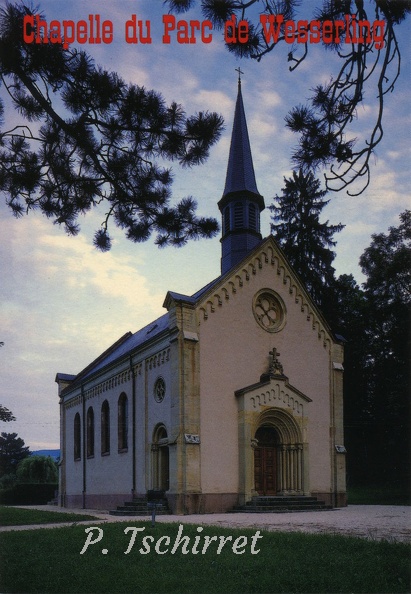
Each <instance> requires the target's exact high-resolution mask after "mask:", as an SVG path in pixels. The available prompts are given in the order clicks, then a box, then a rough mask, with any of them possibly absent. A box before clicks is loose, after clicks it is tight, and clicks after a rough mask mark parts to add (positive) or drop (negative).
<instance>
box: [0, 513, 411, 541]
mask: <svg viewBox="0 0 411 594" xmlns="http://www.w3.org/2000/svg"><path fill="white" fill-rule="evenodd" d="M24 507H27V508H28V509H33V508H35V509H41V510H45V511H54V512H56V511H57V512H73V513H78V514H79V515H82V514H88V515H94V516H96V517H97V518H98V520H96V521H91V522H87V524H88V525H96V524H100V523H105V522H127V521H129V522H130V523H131V522H133V521H135V520H141V519H144V520H147V521H151V519H150V518H147V516H145V517H144V518H143V517H141V516H140V517H126V516H110V515H109V514H108V513H107V512H105V511H101V510H90V509H88V510H78V509H76V510H74V509H63V508H58V507H54V506H47V505H43V506H24ZM156 521H157V522H177V523H183V524H196V525H198V526H199V525H201V524H203V525H204V524H207V525H212V526H224V527H227V528H255V529H260V530H271V531H278V532H307V533H312V534H325V533H328V534H345V535H349V536H358V537H361V538H369V539H374V540H382V539H386V540H388V541H391V542H408V543H411V507H406V506H389V505H350V506H348V507H343V508H339V509H334V510H331V511H322V512H316V511H313V512H292V513H280V514H270V513H262V514H252V513H251V514H250V513H244V514H243V513H230V514H201V515H200V514H199V515H191V516H177V515H172V516H157V518H156ZM83 524H84V525H86V522H84V523H83V522H82V525H83ZM67 525H68V526H71V525H73V523H69V524H47V525H44V524H42V525H36V526H4V527H0V531H1V532H5V531H11V530H34V529H37V528H47V527H62V526H67Z"/></svg>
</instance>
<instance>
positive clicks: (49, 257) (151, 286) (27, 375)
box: [0, 0, 411, 451]
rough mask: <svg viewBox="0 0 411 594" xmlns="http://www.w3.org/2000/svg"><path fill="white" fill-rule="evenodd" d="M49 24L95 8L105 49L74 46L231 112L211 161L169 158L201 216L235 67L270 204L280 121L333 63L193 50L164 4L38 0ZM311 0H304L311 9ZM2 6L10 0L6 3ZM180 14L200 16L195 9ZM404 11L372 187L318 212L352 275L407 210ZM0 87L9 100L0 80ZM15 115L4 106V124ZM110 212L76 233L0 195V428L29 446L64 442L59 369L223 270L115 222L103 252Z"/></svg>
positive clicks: (339, 269) (288, 140) (196, 246)
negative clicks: (16, 210)
mask: <svg viewBox="0 0 411 594" xmlns="http://www.w3.org/2000/svg"><path fill="white" fill-rule="evenodd" d="M39 4H40V8H41V10H42V11H43V12H44V13H45V15H46V17H47V20H48V21H51V20H53V19H57V20H59V21H62V20H63V19H71V20H74V21H76V22H77V21H79V20H81V19H85V20H87V19H88V15H100V17H101V20H102V21H103V20H108V21H111V22H112V23H113V35H114V39H113V42H112V43H111V44H100V45H96V44H94V45H91V44H88V43H86V44H84V45H83V46H82V47H83V49H85V50H86V51H87V52H88V53H89V54H91V55H92V56H93V58H94V59H95V61H96V63H98V64H100V65H101V66H103V67H104V68H106V69H108V70H114V71H116V72H118V73H119V74H120V75H121V76H122V78H123V79H124V80H125V81H126V82H132V83H135V84H138V85H142V86H145V87H146V88H150V89H154V90H156V91H159V92H161V93H162V95H163V97H164V98H165V100H166V101H167V102H168V103H170V102H171V101H177V102H178V103H181V104H182V105H183V106H184V109H185V111H186V112H187V114H192V113H196V112H198V111H204V110H208V111H216V112H218V113H220V114H221V115H222V116H223V117H224V120H225V130H224V132H223V134H222V137H221V140H220V141H219V142H218V144H217V145H216V146H214V147H213V148H212V150H211V153H210V157H209V159H208V160H207V162H206V163H205V164H204V165H202V166H199V167H195V168H192V169H188V170H187V169H184V170H182V169H181V168H179V166H178V165H176V164H173V166H172V167H173V172H174V184H173V195H174V196H175V198H176V199H180V198H182V197H184V196H188V195H191V196H193V197H194V198H195V199H196V200H197V202H198V214H199V215H205V216H214V217H216V218H217V219H219V217H220V213H219V211H218V208H217V202H218V201H219V199H220V198H221V196H222V192H223V189H224V182H225V174H226V167H227V160H228V151H229V145H230V137H231V127H232V120H233V114H234V106H235V100H236V95H237V72H236V71H235V69H236V68H238V67H239V66H240V67H241V69H242V71H243V73H244V74H243V76H242V91H243V100H244V106H245V111H246V117H247V123H248V131H249V136H250V143H251V149H252V154H253V160H254V168H255V173H256V180H257V186H258V189H259V191H260V193H261V194H262V195H263V196H264V198H265V203H266V206H268V205H269V204H270V203H272V201H273V198H274V196H275V195H276V194H280V193H281V188H282V187H283V185H284V183H283V180H284V177H289V176H290V175H291V172H292V162H291V159H290V156H291V153H292V150H293V147H295V145H296V140H297V138H296V136H295V135H293V134H292V133H291V132H290V131H288V130H287V129H286V127H285V123H284V118H285V116H286V115H287V112H288V111H289V109H290V108H291V107H293V106H295V105H298V104H300V103H304V101H305V100H306V99H307V98H308V97H309V96H310V89H312V88H313V87H314V86H316V85H317V84H318V83H319V82H326V81H327V80H328V79H329V77H330V74H331V72H332V69H333V68H334V67H335V59H334V58H333V56H332V54H331V53H330V52H325V51H324V50H323V49H322V48H321V47H320V46H317V45H311V46H310V48H309V55H308V57H307V59H306V60H305V62H303V63H302V64H301V66H300V67H299V68H298V69H297V70H296V71H294V72H289V69H288V66H289V65H288V63H287V59H286V58H287V52H288V51H289V47H283V48H279V50H277V51H276V52H272V53H271V54H268V55H267V56H266V57H265V58H264V59H263V60H261V62H259V63H257V62H255V61H250V60H242V61H240V60H238V59H236V58H235V57H234V56H232V55H231V54H230V53H228V52H227V50H226V49H225V47H224V45H223V43H222V39H221V37H222V36H221V33H219V32H217V31H213V32H212V36H213V39H212V42H211V43H208V44H205V43H202V42H201V40H200V38H198V40H197V42H196V43H194V44H190V45H188V44H187V45H183V44H178V43H177V41H176V38H175V36H172V37H171V43H170V44H164V43H163V42H162V35H163V25H162V17H163V15H165V14H167V11H166V8H165V7H164V5H163V3H162V2H161V1H160V0H121V1H120V0H111V1H110V2H104V3H102V2H101V1H98V0H70V1H69V2H67V1H63V0H40V2H39ZM315 4H316V2H315V1H314V0H305V2H304V6H305V8H306V9H307V10H308V9H310V10H308V13H309V15H311V10H312V8H313V6H315ZM0 5H4V0H0ZM132 14H136V15H137V19H141V20H143V22H144V23H145V22H146V21H147V20H149V21H150V25H151V35H152V43H151V44H145V45H143V44H141V43H137V44H128V43H126V41H125V35H124V28H125V23H126V21H127V20H128V19H129V18H130V17H131V15H132ZM178 18H180V19H183V18H184V19H186V20H190V19H196V18H197V19H198V18H199V19H200V20H202V17H201V15H199V13H198V11H196V10H195V9H192V10H191V11H190V12H189V13H188V14H186V15H184V16H180V17H178ZM410 33H411V30H410V20H409V19H408V21H407V22H406V23H405V24H403V25H402V27H401V28H400V29H399V38H400V42H401V48H402V72H401V77H400V80H399V81H398V83H397V85H396V88H395V92H394V93H391V94H389V95H388V96H387V98H386V104H385V111H384V137H383V140H382V142H381V143H380V145H379V146H378V148H377V150H376V154H375V156H374V157H373V160H372V164H371V175H372V179H371V183H370V185H369V187H368V188H367V190H366V191H365V192H364V193H363V194H361V195H360V196H357V197H350V196H347V194H346V193H344V192H338V193H334V192H333V193H329V194H328V195H327V198H329V199H330V202H329V204H328V205H327V207H326V208H325V209H324V211H323V220H328V221H329V222H330V224H337V223H343V224H344V225H345V228H344V230H343V231H342V232H341V233H339V234H338V235H337V236H336V237H335V239H336V240H337V241H338V243H337V246H336V248H335V251H336V254H337V255H336V259H335V261H334V266H335V268H336V274H337V275H340V274H353V275H354V277H355V279H356V280H357V282H358V283H359V284H361V283H362V282H364V280H365V279H364V276H363V275H362V273H361V269H360V267H359V264H358V261H359V258H360V256H361V254H362V253H363V251H364V249H365V248H366V247H367V246H368V245H369V244H370V242H371V235H372V234H373V233H381V232H387V230H388V228H389V227H390V226H396V225H398V224H399V214H400V213H401V212H403V211H404V210H405V209H406V208H409V207H410V199H409V168H410V163H411V160H410V152H411V150H410V149H411V143H410V139H409V130H410V129H411V126H410V119H411V115H410V108H409V105H410V91H409V88H408V84H409V80H410V58H411V55H410V48H411V46H410V43H411V42H410V39H411V36H410ZM0 96H1V97H2V98H4V97H5V94H4V88H0ZM375 96H376V89H375V87H373V88H372V89H370V91H369V92H368V94H367V95H366V96H365V99H364V102H363V104H362V106H361V107H360V109H359V112H358V119H357V120H356V121H355V122H354V124H353V130H354V132H355V136H356V137H357V138H358V139H361V138H364V137H365V135H366V134H367V133H369V131H370V129H371V126H372V123H373V121H374V120H373V117H375V114H376V109H377V107H376V101H375ZM15 118H16V114H15V113H14V112H12V111H6V122H5V126H8V127H9V126H10V124H11V123H12V122H14V121H15ZM104 213H105V211H104V208H102V209H101V210H100V211H98V212H97V211H96V212H92V213H88V214H87V215H86V216H85V217H84V218H82V219H81V220H80V224H81V232H80V234H79V235H77V236H76V237H68V236H67V235H66V234H65V232H64V230H63V229H62V228H60V227H58V226H55V225H53V224H52V222H50V221H49V220H47V219H45V218H44V217H43V216H42V215H41V214H38V213H34V214H33V213H31V214H29V215H28V216H25V217H23V218H21V219H18V220H17V219H15V218H14V217H13V216H12V214H11V211H10V210H9V209H8V208H7V206H6V204H5V197H4V196H0V238H1V241H0V341H1V342H4V346H3V347H2V348H1V349H0V403H1V404H2V405H3V406H6V407H7V408H9V409H11V410H12V412H13V413H14V415H15V416H16V418H17V420H16V421H15V422H12V423H2V424H1V425H2V426H1V431H6V432H15V433H18V435H19V437H21V438H23V439H24V441H25V444H26V445H28V446H29V447H30V449H31V450H32V451H36V450H39V449H57V448H59V401H58V395H57V384H56V383H55V377H56V374H57V373H58V372H60V373H68V374H77V373H78V372H80V371H81V370H82V369H83V368H84V367H85V366H86V365H88V364H89V363H90V362H91V361H92V360H94V359H95V358H96V357H97V356H98V355H99V354H100V353H101V352H102V351H104V350H105V349H106V348H108V347H109V346H110V345H111V344H112V343H114V342H115V341H116V340H117V339H118V338H119V337H120V336H122V335H123V334H124V333H125V332H127V331H131V332H136V331H137V330H138V329H139V328H141V327H142V326H144V325H146V324H148V323H150V322H151V321H153V320H154V319H156V318H157V317H159V316H160V315H162V314H163V313H164V312H165V309H164V308H163V302H164V299H165V296H166V293H167V291H168V290H173V291H177V292H179V293H184V294H188V295H190V294H192V293H194V292H195V291H197V290H198V289H200V288H201V287H202V286H204V285H205V284H207V283H208V282H209V281H211V280H213V279H214V278H216V277H217V276H218V275H219V274H220V241H219V236H217V237H215V238H214V239H211V240H205V239H204V240H200V241H196V242H191V243H189V244H188V245H187V246H185V247H183V248H163V249H159V248H157V247H156V246H155V245H154V243H153V240H149V241H148V242H147V243H144V244H134V243H131V242H130V241H128V240H127V239H126V238H125V237H124V235H123V234H122V232H121V231H120V230H115V228H114V226H112V227H111V235H112V237H113V246H112V249H111V251H109V252H107V253H101V252H99V251H97V250H96V249H95V248H94V247H93V243H92V239H93V234H94V231H95V230H96V229H98V228H99V226H100V224H101V222H102V221H103V219H104ZM261 222H262V234H263V236H264V237H265V236H267V235H269V233H270V213H269V211H268V209H267V208H266V210H265V211H264V212H263V213H262V219H261Z"/></svg>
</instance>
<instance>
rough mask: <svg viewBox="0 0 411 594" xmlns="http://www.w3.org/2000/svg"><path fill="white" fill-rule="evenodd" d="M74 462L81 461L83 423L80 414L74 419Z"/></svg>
mask: <svg viewBox="0 0 411 594" xmlns="http://www.w3.org/2000/svg"><path fill="white" fill-rule="evenodd" d="M74 460H81V423H80V414H79V413H76V416H75V417H74Z"/></svg>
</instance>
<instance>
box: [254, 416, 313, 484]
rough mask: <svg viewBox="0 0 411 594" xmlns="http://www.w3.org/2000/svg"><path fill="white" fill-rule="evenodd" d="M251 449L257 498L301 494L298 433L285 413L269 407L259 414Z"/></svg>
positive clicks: (301, 455)
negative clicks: (259, 496) (260, 496)
mask: <svg viewBox="0 0 411 594" xmlns="http://www.w3.org/2000/svg"><path fill="white" fill-rule="evenodd" d="M253 449H254V489H255V491H256V492H257V493H258V494H259V495H300V494H302V493H303V492H304V460H303V449H304V448H303V443H302V439H301V432H300V430H299V428H298V426H297V424H296V422H295V420H294V419H293V417H292V416H291V415H290V414H289V413H288V412H286V411H283V410H280V409H278V408H270V409H267V410H265V411H264V412H262V413H261V414H260V415H259V422H258V423H257V430H256V432H255V437H254V439H253Z"/></svg>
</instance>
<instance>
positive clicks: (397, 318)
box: [360, 210, 411, 486]
mask: <svg viewBox="0 0 411 594" xmlns="http://www.w3.org/2000/svg"><path fill="white" fill-rule="evenodd" d="M360 265H361V267H362V271H363V273H364V274H365V275H366V276H367V281H366V283H365V284H364V290H365V295H366V298H367V301H368V305H369V307H368V320H367V326H368V328H367V331H366V337H367V343H368V361H367V366H368V368H370V367H371V369H372V373H371V374H369V375H370V381H369V398H368V399H369V404H370V406H369V419H370V423H369V428H368V438H369V439H368V442H369V447H370V448H371V447H372V448H374V455H373V465H372V467H371V468H370V469H369V472H372V473H373V475H374V477H375V478H380V474H381V468H383V469H384V473H383V474H384V479H385V480H386V481H387V482H388V481H391V482H393V481H395V480H396V481H399V480H402V481H403V482H405V481H407V483H406V484H407V486H409V483H408V480H409V476H410V450H409V445H410V430H409V429H410V427H409V424H410V402H409V394H410V368H409V363H410V360H411V357H410V355H411V349H410V339H411V337H410V327H411V324H410V322H411V320H410V306H411V292H410V289H411V211H409V210H407V211H405V212H403V213H402V214H401V215H400V224H399V226H398V227H390V229H389V231H388V233H386V234H384V233H379V234H375V235H373V236H372V241H371V244H370V246H369V247H368V248H367V249H366V250H365V251H364V253H363V255H362V256H361V258H360Z"/></svg>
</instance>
